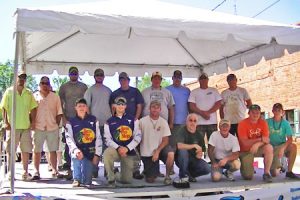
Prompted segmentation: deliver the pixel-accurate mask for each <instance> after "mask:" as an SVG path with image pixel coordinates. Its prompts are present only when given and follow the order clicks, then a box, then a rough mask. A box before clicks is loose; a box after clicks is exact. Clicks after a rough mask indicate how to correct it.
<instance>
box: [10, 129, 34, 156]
mask: <svg viewBox="0 0 300 200" xmlns="http://www.w3.org/2000/svg"><path fill="white" fill-rule="evenodd" d="M10 132H11V131H6V138H7V140H6V148H5V150H6V151H7V152H8V153H9V154H10V141H11V134H10ZM19 144H20V149H21V152H25V153H30V152H32V138H31V133H30V130H29V129H17V130H16V132H15V150H17V147H18V145H19Z"/></svg>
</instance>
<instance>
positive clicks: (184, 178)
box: [179, 176, 189, 183]
mask: <svg viewBox="0 0 300 200" xmlns="http://www.w3.org/2000/svg"><path fill="white" fill-rule="evenodd" d="M179 182H180V183H186V182H189V177H188V176H185V177H182V178H180V179H179Z"/></svg>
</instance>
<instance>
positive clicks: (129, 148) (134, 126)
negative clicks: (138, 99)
mask: <svg viewBox="0 0 300 200" xmlns="http://www.w3.org/2000/svg"><path fill="white" fill-rule="evenodd" d="M126 103H127V100H126V99H125V98H124V97H121V96H119V97H117V98H116V99H115V101H114V104H113V107H114V110H115V115H114V116H113V117H111V118H109V119H108V120H107V124H105V125H104V136H105V141H106V145H107V149H106V150H105V151H104V154H103V158H104V159H103V160H104V167H105V170H106V172H107V178H108V184H109V185H110V186H114V185H115V181H116V177H115V173H114V162H115V161H120V162H121V163H120V165H121V173H120V180H119V181H120V182H122V183H131V182H132V174H133V162H134V157H135V155H136V152H135V148H136V146H137V145H138V144H139V143H140V141H141V131H140V129H139V120H138V119H137V120H135V119H134V117H133V116H131V115H127V113H125V109H126Z"/></svg>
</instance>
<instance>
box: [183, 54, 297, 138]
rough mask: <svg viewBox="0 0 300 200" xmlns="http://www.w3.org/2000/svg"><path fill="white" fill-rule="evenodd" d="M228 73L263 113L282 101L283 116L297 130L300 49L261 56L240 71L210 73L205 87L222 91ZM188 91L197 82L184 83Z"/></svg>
mask: <svg viewBox="0 0 300 200" xmlns="http://www.w3.org/2000/svg"><path fill="white" fill-rule="evenodd" d="M229 73H234V74H236V76H237V78H238V85H239V86H241V87H244V88H246V89H247V90H248V92H249V94H250V96H251V99H252V102H253V103H255V104H259V105H260V106H261V108H262V112H263V114H264V115H265V116H266V117H268V116H272V105H273V104H274V103H276V102H280V103H282V104H283V106H284V109H285V110H286V117H287V119H288V120H289V121H290V123H291V124H292V126H293V127H294V129H295V132H296V134H298V135H299V134H300V133H299V110H300V89H299V88H300V52H295V53H292V54H289V53H288V52H285V54H284V56H282V57H280V58H276V59H272V60H268V61H265V60H264V59H262V60H261V61H260V62H259V63H258V64H256V65H254V66H251V67H244V68H242V69H240V70H236V71H231V70H230V68H229V71H228V73H225V74H220V75H213V76H210V77H209V86H211V87H215V88H217V89H218V90H219V92H222V91H223V90H225V89H226V88H227V87H228V85H227V82H226V76H227V75H228V74H229ZM185 85H186V86H187V87H189V88H190V89H191V90H193V89H194V88H197V87H199V83H198V81H195V82H191V83H188V84H185Z"/></svg>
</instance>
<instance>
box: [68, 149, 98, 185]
mask: <svg viewBox="0 0 300 200" xmlns="http://www.w3.org/2000/svg"><path fill="white" fill-rule="evenodd" d="M93 168H94V165H93V163H92V161H90V160H88V159H87V158H83V159H82V160H78V159H77V158H76V157H74V156H73V155H72V169H73V179H74V180H77V181H79V182H80V183H81V184H83V185H90V184H91V183H92V174H93Z"/></svg>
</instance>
